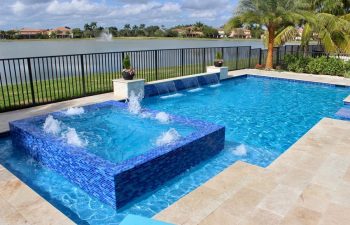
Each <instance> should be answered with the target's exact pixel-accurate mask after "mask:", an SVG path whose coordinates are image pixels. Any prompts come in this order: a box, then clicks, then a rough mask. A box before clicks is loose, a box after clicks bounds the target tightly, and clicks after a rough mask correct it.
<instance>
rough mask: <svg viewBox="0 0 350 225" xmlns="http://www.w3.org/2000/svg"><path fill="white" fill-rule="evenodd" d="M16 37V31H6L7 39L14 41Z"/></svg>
mask: <svg viewBox="0 0 350 225" xmlns="http://www.w3.org/2000/svg"><path fill="white" fill-rule="evenodd" d="M16 35H17V31H15V30H8V31H6V37H7V38H8V39H15V38H16Z"/></svg>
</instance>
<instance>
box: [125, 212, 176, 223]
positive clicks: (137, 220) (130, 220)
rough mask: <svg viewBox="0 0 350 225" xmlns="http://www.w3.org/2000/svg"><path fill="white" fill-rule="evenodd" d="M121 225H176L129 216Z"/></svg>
mask: <svg viewBox="0 0 350 225" xmlns="http://www.w3.org/2000/svg"><path fill="white" fill-rule="evenodd" d="M120 225H174V224H170V223H165V222H161V221H158V220H154V219H150V218H146V217H142V216H136V215H132V214H129V215H127V216H126V217H125V219H124V220H123V221H122V222H121V223H120Z"/></svg>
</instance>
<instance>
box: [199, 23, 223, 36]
mask: <svg viewBox="0 0 350 225" xmlns="http://www.w3.org/2000/svg"><path fill="white" fill-rule="evenodd" d="M202 32H203V35H204V37H206V38H216V37H218V36H219V32H218V30H217V29H215V28H213V27H210V26H207V25H204V26H203V28H202Z"/></svg>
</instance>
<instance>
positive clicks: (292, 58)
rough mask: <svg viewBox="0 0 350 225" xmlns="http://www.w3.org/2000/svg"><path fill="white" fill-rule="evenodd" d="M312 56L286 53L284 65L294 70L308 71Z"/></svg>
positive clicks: (299, 71) (298, 71)
mask: <svg viewBox="0 0 350 225" xmlns="http://www.w3.org/2000/svg"><path fill="white" fill-rule="evenodd" d="M310 60H311V59H310V57H299V56H296V55H286V56H285V58H284V65H285V66H284V67H285V68H286V69H287V70H289V71H293V72H297V73H306V72H307V65H308V63H309V62H310Z"/></svg>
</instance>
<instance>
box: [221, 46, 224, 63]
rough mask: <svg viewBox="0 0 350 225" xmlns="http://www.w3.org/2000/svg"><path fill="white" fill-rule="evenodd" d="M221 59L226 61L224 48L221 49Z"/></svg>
mask: <svg viewBox="0 0 350 225" xmlns="http://www.w3.org/2000/svg"><path fill="white" fill-rule="evenodd" d="M221 57H222V60H224V47H221Z"/></svg>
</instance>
